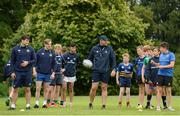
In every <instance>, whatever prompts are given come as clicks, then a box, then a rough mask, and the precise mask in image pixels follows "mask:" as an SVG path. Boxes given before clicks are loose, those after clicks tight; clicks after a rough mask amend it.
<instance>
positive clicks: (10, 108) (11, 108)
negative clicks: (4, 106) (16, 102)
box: [8, 107, 16, 110]
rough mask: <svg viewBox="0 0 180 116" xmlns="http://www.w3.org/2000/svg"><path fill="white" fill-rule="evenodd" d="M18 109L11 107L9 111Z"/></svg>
mask: <svg viewBox="0 0 180 116" xmlns="http://www.w3.org/2000/svg"><path fill="white" fill-rule="evenodd" d="M15 109H16V108H13V107H9V108H8V110H15Z"/></svg>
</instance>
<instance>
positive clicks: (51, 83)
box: [4, 35, 175, 111]
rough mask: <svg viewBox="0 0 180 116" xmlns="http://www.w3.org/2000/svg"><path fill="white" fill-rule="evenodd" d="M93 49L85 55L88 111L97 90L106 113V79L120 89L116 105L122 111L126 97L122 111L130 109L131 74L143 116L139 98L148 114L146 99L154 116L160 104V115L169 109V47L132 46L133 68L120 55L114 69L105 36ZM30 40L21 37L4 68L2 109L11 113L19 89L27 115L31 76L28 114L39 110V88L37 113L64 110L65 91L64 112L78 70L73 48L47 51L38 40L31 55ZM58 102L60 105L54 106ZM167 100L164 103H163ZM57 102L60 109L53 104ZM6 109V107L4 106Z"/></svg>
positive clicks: (48, 47) (46, 44)
mask: <svg viewBox="0 0 180 116" xmlns="http://www.w3.org/2000/svg"><path fill="white" fill-rule="evenodd" d="M98 38H99V43H98V44H97V45H95V46H94V47H93V48H92V49H91V50H90V53H89V56H88V59H89V60H90V61H91V62H92V64H93V66H92V85H91V89H90V93H89V97H90V98H89V108H90V109H92V108H93V101H94V98H95V96H96V91H97V89H98V86H99V84H101V90H102V109H106V101H107V100H106V99H107V95H108V91H107V88H108V82H109V78H110V76H112V77H116V83H117V85H119V87H120V92H119V98H118V104H119V107H120V108H121V107H122V97H123V95H124V93H126V96H127V102H126V103H127V107H130V88H131V78H132V77H133V70H134V69H136V74H135V75H136V81H137V84H138V86H139V97H138V106H137V109H138V111H142V110H143V104H144V96H145V94H146V96H147V105H146V107H145V108H147V109H152V108H153V105H152V104H151V98H152V95H153V94H156V95H157V108H156V110H157V111H161V107H160V103H161V98H162V101H163V106H164V109H169V110H170V111H174V109H173V108H172V93H171V87H172V81H173V67H174V64H175V55H174V54H173V53H172V52H170V51H169V50H168V48H169V45H168V43H166V42H162V43H161V44H160V46H159V47H152V46H149V45H145V46H138V47H137V54H138V57H137V58H136V60H135V62H133V63H130V55H129V54H128V53H124V54H123V55H122V59H123V61H122V63H120V64H118V65H116V55H115V53H114V50H113V49H112V47H111V46H110V45H108V43H109V39H108V37H107V36H106V35H101V36H98ZM29 40H30V38H29V37H28V36H22V38H21V42H20V44H18V45H16V46H15V47H14V48H13V49H12V52H11V59H10V60H9V61H8V63H7V64H6V65H5V70H4V80H7V78H8V77H10V78H9V79H8V80H11V81H10V82H9V83H10V86H11V87H10V91H9V98H8V99H7V101H6V105H10V108H9V109H10V110H15V109H16V101H17V98H18V89H19V87H25V97H26V109H27V110H29V109H30V108H31V107H30V98H31V90H30V87H31V84H32V76H34V77H35V78H36V93H35V99H36V100H35V105H34V108H39V106H40V105H39V98H40V91H41V87H43V92H44V94H43V96H44V101H43V104H42V108H48V107H50V106H55V107H56V106H58V105H59V104H60V105H62V106H63V107H66V90H67V86H68V90H69V96H70V102H69V105H70V108H72V107H73V89H74V82H75V81H76V70H77V65H78V64H80V60H79V54H78V53H77V46H76V44H70V45H69V47H68V48H69V50H67V51H66V49H65V48H64V47H62V45H61V44H55V45H54V47H53V48H52V41H51V40H50V39H45V40H44V47H43V48H41V49H40V50H39V51H37V52H36V53H35V50H34V49H33V48H32V47H31V46H30V45H29ZM59 96H61V100H59ZM166 97H167V103H166ZM59 101H60V103H59ZM9 103H10V104H9Z"/></svg>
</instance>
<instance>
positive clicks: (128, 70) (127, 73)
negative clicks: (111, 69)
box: [116, 63, 133, 78]
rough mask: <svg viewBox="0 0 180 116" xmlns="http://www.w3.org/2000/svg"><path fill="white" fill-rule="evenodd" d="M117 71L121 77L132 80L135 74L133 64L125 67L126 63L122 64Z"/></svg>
mask: <svg viewBox="0 0 180 116" xmlns="http://www.w3.org/2000/svg"><path fill="white" fill-rule="evenodd" d="M116 70H117V72H119V77H127V78H131V77H132V74H133V64H131V63H129V64H128V65H125V64H124V63H120V64H119V65H118V67H117V69H116Z"/></svg>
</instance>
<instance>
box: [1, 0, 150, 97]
mask: <svg viewBox="0 0 180 116" xmlns="http://www.w3.org/2000/svg"><path fill="white" fill-rule="evenodd" d="M147 26H148V25H147V24H144V23H143V22H142V20H140V19H139V18H137V17H136V16H135V14H134V13H133V12H132V11H130V9H129V8H128V6H127V4H126V3H125V2H124V0H108V1H107V0H60V1H59V0H47V1H44V0H35V4H33V5H32V8H31V10H30V11H29V12H28V13H27V15H26V16H25V22H24V23H23V24H22V25H21V26H20V28H19V29H18V30H17V33H14V34H13V36H11V37H10V39H6V40H5V44H4V46H3V52H4V55H3V60H4V61H5V60H7V58H9V55H10V51H9V50H10V49H11V48H12V47H13V46H14V45H16V44H17V43H18V40H19V38H20V37H21V36H22V35H24V34H28V35H30V36H31V37H32V46H33V47H34V48H35V49H36V50H38V49H39V48H40V47H42V41H43V40H44V39H45V38H51V39H52V40H53V42H54V43H57V42H58V43H61V44H63V45H65V46H67V45H68V44H69V43H71V42H74V43H76V44H77V46H78V52H79V53H80V57H81V59H84V58H86V57H87V55H88V53H89V50H90V49H91V48H92V46H94V45H96V44H97V43H98V39H97V38H96V36H97V35H99V34H106V35H107V36H108V37H109V38H110V44H111V45H112V46H113V48H114V50H115V52H116V56H117V60H118V61H119V60H120V59H121V54H122V53H123V52H124V51H129V52H130V54H132V55H133V56H134V54H135V48H136V46H137V45H140V44H143V43H144V42H145V36H144V32H145V29H146V28H147ZM77 75H78V76H77V77H78V81H77V82H76V87H77V88H82V90H81V91H79V90H75V92H76V95H78V94H81V95H82V94H86V95H87V94H88V92H89V86H90V82H91V75H90V71H89V70H87V69H84V68H83V67H82V66H80V67H79V70H78V74H77ZM112 80H114V79H112ZM114 84H115V83H114V81H112V83H111V86H114ZM111 88H113V89H116V88H115V86H114V87H111ZM110 94H117V93H114V92H112V93H110Z"/></svg>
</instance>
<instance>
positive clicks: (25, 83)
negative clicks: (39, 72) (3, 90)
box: [13, 71, 32, 88]
mask: <svg viewBox="0 0 180 116" xmlns="http://www.w3.org/2000/svg"><path fill="white" fill-rule="evenodd" d="M15 74H16V78H15V79H14V80H13V88H18V87H30V86H31V84H32V71H28V72H18V71H16V72H15Z"/></svg>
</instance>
